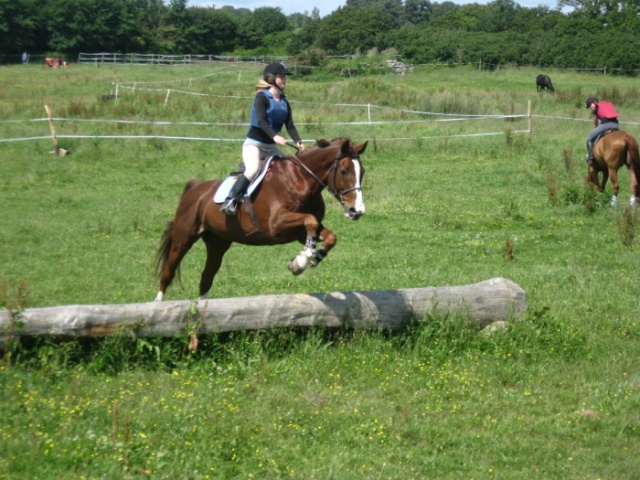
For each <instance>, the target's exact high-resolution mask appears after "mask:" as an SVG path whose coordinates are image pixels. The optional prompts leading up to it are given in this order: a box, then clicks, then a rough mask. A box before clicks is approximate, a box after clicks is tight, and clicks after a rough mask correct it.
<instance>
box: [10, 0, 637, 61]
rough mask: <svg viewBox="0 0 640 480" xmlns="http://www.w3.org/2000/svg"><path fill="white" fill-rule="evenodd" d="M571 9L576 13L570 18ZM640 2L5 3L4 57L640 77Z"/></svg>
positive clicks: (102, 0)
mask: <svg viewBox="0 0 640 480" xmlns="http://www.w3.org/2000/svg"><path fill="white" fill-rule="evenodd" d="M565 7H567V8H565ZM639 31H640V4H639V3H638V1H637V0H558V3H557V7H556V8H555V9H551V8H549V7H546V6H538V7H534V8H527V7H523V6H520V5H518V4H517V3H515V2H514V1H513V0H494V1H492V2H490V3H488V4H486V5H480V4H477V3H471V4H467V5H457V4H454V3H453V2H450V1H444V2H441V3H437V2H431V1H429V0H347V1H346V4H345V6H342V7H339V8H338V9H336V10H335V11H333V12H332V13H331V14H329V15H327V16H325V17H322V18H321V17H320V15H319V11H318V9H313V10H312V11H311V12H309V11H304V12H303V13H294V14H291V15H285V14H284V13H283V12H282V10H281V9H280V8H279V7H261V8H256V9H255V10H253V11H252V10H249V9H246V8H234V7H231V6H223V7H221V8H216V7H215V6H214V7H195V6H189V5H188V0H170V1H169V2H168V3H167V4H165V3H164V2H163V0H0V55H2V56H6V57H10V56H15V58H16V59H17V58H19V55H20V54H21V53H22V52H23V51H27V52H34V53H41V54H49V55H56V56H67V57H69V58H74V57H75V56H76V55H77V54H78V53H80V52H86V53H98V52H114V53H161V54H209V55H235V56H242V55H251V56H283V57H284V56H287V57H291V56H297V57H299V58H300V59H301V60H304V61H305V62H306V63H308V64H310V65H312V66H313V65H314V64H320V63H321V62H322V61H323V59H325V58H327V57H329V56H332V55H353V54H358V53H366V52H369V51H372V50H377V51H379V52H383V51H385V50H389V49H393V50H394V51H395V52H396V53H397V55H399V57H400V58H401V59H402V60H403V61H404V62H408V63H415V64H421V63H451V64H453V63H468V62H477V61H479V60H481V61H482V62H483V63H484V64H485V65H516V66H520V65H536V66H541V67H568V68H589V67H598V68H602V67H607V68H610V69H620V70H623V71H625V72H629V73H631V72H633V70H635V69H640V39H639V38H638V37H639V36H638V35H637V32H639Z"/></svg>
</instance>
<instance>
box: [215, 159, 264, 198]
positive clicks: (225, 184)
mask: <svg viewBox="0 0 640 480" xmlns="http://www.w3.org/2000/svg"><path fill="white" fill-rule="evenodd" d="M273 159H274V157H270V158H269V159H268V160H267V161H266V163H265V165H264V167H263V168H262V170H260V174H259V175H258V176H257V177H256V178H254V179H253V182H251V184H250V185H249V188H247V193H245V195H244V196H245V197H250V196H251V194H252V193H253V191H254V190H255V189H256V188H257V187H258V185H260V182H262V179H263V178H264V176H265V175H266V174H267V171H268V170H269V165H271V162H272V161H273ZM237 179H238V176H237V175H229V176H228V177H227V178H225V179H224V180H223V181H222V183H221V184H220V186H219V187H218V190H216V193H214V195H213V201H214V203H222V202H224V201H225V200H226V198H227V195H229V192H230V191H231V187H233V184H234V183H236V180H237Z"/></svg>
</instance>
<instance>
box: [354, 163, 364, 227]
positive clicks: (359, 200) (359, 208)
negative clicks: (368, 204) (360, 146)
mask: <svg viewBox="0 0 640 480" xmlns="http://www.w3.org/2000/svg"><path fill="white" fill-rule="evenodd" d="M353 168H354V170H355V171H356V213H358V214H360V215H362V214H363V213H364V200H363V197H362V185H360V168H361V167H360V162H359V161H358V160H354V161H353Z"/></svg>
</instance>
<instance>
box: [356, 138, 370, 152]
mask: <svg viewBox="0 0 640 480" xmlns="http://www.w3.org/2000/svg"><path fill="white" fill-rule="evenodd" d="M368 143H369V141H366V142H364V143H363V144H362V145H358V146H357V147H356V153H357V154H358V155H361V154H363V153H364V151H365V150H366V149H367V144H368Z"/></svg>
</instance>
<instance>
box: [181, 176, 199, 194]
mask: <svg viewBox="0 0 640 480" xmlns="http://www.w3.org/2000/svg"><path fill="white" fill-rule="evenodd" d="M201 183H202V180H198V179H197V178H192V179H191V180H189V181H188V182H187V183H186V184H185V186H184V190H182V196H181V197H180V198H182V197H184V194H185V193H187V192H188V191H189V190H191V189H192V188H193V187H195V186H196V185H200V184H201Z"/></svg>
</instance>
